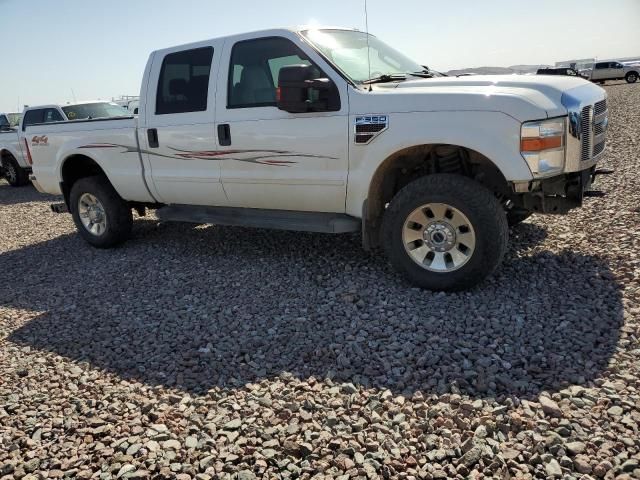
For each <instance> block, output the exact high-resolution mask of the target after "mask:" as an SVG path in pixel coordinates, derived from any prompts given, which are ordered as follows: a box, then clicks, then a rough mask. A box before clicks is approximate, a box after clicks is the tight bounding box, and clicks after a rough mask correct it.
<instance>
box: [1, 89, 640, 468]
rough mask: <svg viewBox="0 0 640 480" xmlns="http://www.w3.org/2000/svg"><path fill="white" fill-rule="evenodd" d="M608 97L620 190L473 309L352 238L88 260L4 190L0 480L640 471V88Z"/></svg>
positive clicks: (505, 275) (242, 242)
mask: <svg viewBox="0 0 640 480" xmlns="http://www.w3.org/2000/svg"><path fill="white" fill-rule="evenodd" d="M607 91H608V93H609V105H610V112H611V128H610V131H609V143H608V147H607V154H606V158H605V160H604V161H603V162H602V166H603V167H608V168H613V169H615V173H614V174H613V175H610V176H607V177H600V178H599V180H598V183H597V184H596V187H597V188H600V189H602V190H604V191H605V192H607V196H606V197H605V198H590V199H587V200H586V202H585V206H584V208H582V209H579V210H576V211H573V212H571V213H570V214H569V215H566V216H558V217H554V216H536V217H533V218H532V219H530V220H528V221H527V222H525V223H524V224H522V225H520V226H518V227H515V228H514V229H512V231H511V246H510V249H509V252H508V255H507V258H506V259H505V262H504V264H503V265H502V267H501V268H500V269H499V271H498V272H497V273H496V274H495V275H494V276H493V277H491V278H490V279H489V280H487V281H486V282H485V283H484V284H482V285H481V286H480V287H478V288H476V289H474V290H472V291H470V292H464V293H459V294H442V293H431V292H426V291H421V290H418V289H415V288H412V287H411V286H410V285H409V284H407V283H406V282H405V281H404V280H403V279H402V278H401V277H400V276H399V275H397V274H396V273H395V272H394V271H393V270H392V269H391V268H390V267H389V266H388V265H387V263H386V261H385V260H384V258H382V257H381V256H378V255H371V254H367V253H365V252H363V251H362V249H361V247H360V239H359V237H358V236H357V235H353V236H337V237H333V236H328V235H321V234H307V233H292V232H278V231H267V230H250V229H243V228H233V227H215V226H197V227H193V226H190V225H179V224H161V223H159V222H157V221H156V220H154V219H153V218H152V217H150V218H143V219H137V221H136V222H135V226H134V236H133V239H132V240H131V241H130V242H128V243H127V244H125V245H124V246H123V247H121V248H118V249H115V250H109V251H101V250H96V249H93V248H91V247H89V246H88V245H87V244H85V243H84V242H83V241H82V240H81V239H80V238H79V237H78V236H77V235H76V233H75V229H74V226H73V223H72V220H71V218H70V217H69V216H68V215H55V214H53V213H51V212H50V210H49V204H50V203H51V202H54V201H58V199H56V198H55V197H48V196H43V195H40V194H38V193H37V192H36V191H35V190H34V189H33V188H31V187H27V188H22V189H13V188H10V187H9V186H8V185H7V184H6V183H4V182H2V183H0V479H2V480H6V479H13V478H17V479H29V480H30V479H44V478H53V479H56V478H69V479H71V478H74V479H75V478H79V479H83V478H84V479H88V478H99V479H102V480H110V479H143V478H158V479H165V478H166V479H170V478H175V479H184V480H186V479H199V480H206V479H218V478H219V479H238V480H251V479H258V478H290V479H295V478H301V479H309V478H314V479H324V478H340V479H344V480H346V479H350V478H358V479H365V478H367V479H375V478H407V479H411V478H413V479H445V478H458V479H463V478H503V479H507V478H518V479H531V478H564V479H580V478H583V479H590V478H592V479H598V478H605V479H613V478H620V479H631V478H640V466H639V463H640V432H639V426H640V381H639V375H640V371H639V370H640V344H639V341H638V340H639V336H640V331H639V326H640V177H639V175H638V171H639V170H640V161H639V159H640V153H639V152H640V87H639V86H637V85H627V84H615V85H610V86H608V87H607Z"/></svg>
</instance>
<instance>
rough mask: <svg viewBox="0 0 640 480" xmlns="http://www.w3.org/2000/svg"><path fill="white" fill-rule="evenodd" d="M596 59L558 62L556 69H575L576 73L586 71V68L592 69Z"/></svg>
mask: <svg viewBox="0 0 640 480" xmlns="http://www.w3.org/2000/svg"><path fill="white" fill-rule="evenodd" d="M595 61H596V59H595V58H583V59H580V60H564V61H562V62H556V67H567V68H573V69H574V70H576V71H580V70H584V69H586V68H592V67H593V64H594V63H595Z"/></svg>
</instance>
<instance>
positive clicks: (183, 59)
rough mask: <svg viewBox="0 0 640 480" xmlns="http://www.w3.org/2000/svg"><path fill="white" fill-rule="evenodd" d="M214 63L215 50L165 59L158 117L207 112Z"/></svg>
mask: <svg viewBox="0 0 640 480" xmlns="http://www.w3.org/2000/svg"><path fill="white" fill-rule="evenodd" d="M212 60H213V47H202V48H194V49H191V50H184V51H181V52H175V53H170V54H168V55H167V56H166V57H164V60H163V62H162V68H161V70H160V77H159V79H158V90H157V93H156V109H155V114H156V115H167V114H175V113H188V112H204V111H206V110H207V101H208V97H209V78H210V76H211V63H212Z"/></svg>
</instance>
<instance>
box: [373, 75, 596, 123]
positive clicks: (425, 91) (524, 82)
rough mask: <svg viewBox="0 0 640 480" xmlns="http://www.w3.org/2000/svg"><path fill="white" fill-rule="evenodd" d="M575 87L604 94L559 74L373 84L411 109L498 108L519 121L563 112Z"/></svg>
mask: <svg viewBox="0 0 640 480" xmlns="http://www.w3.org/2000/svg"><path fill="white" fill-rule="evenodd" d="M576 89H580V90H579V91H580V92H581V94H582V93H584V91H585V90H593V92H590V94H591V95H593V96H601V97H602V98H604V96H605V94H604V91H602V89H601V88H600V87H598V86H596V85H593V84H592V83H590V82H588V81H586V80H584V79H581V78H575V77H567V76H560V75H557V76H555V75H478V76H465V77H439V78H426V79H415V80H406V81H404V82H395V83H383V84H378V85H374V92H378V93H380V94H383V95H380V96H381V97H386V96H387V95H384V94H386V93H393V94H395V95H389V97H395V103H396V104H397V103H398V102H397V100H398V95H400V96H404V95H407V96H410V97H412V98H407V100H408V102H399V103H401V104H407V103H408V104H410V105H412V109H413V111H417V110H424V111H437V110H445V111H452V110H472V111H500V112H503V113H505V114H507V115H510V116H512V117H514V118H516V119H518V120H519V121H527V120H537V119H542V118H550V117H557V116H561V115H566V114H567V109H566V107H565V106H564V105H563V101H562V100H563V97H564V96H566V95H569V96H571V91H573V90H576ZM390 100H392V99H390ZM383 102H384V101H383ZM389 107H390V108H393V107H392V106H391V105H389ZM390 111H393V110H390Z"/></svg>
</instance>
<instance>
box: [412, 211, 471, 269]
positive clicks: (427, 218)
mask: <svg viewBox="0 0 640 480" xmlns="http://www.w3.org/2000/svg"><path fill="white" fill-rule="evenodd" d="M402 243H403V245H404V248H405V250H406V252H407V254H408V255H409V256H410V257H411V259H412V260H413V261H414V262H416V263H417V264H418V265H420V266H421V267H422V268H424V269H426V270H429V271H431V272H439V273H448V272H453V271H455V270H458V269H460V268H462V267H463V266H465V265H466V264H467V262H469V260H470V259H471V257H472V256H473V252H474V251H475V248H476V234H475V230H474V229H473V225H471V222H470V221H469V219H468V218H467V216H466V215H465V214H464V213H462V212H461V211H460V210H458V209H457V208H454V207H452V206H451V205H447V204H446V203H428V204H426V205H422V206H421V207H419V208H416V209H415V210H414V211H413V212H411V213H410V214H409V216H408V217H407V219H406V220H405V222H404V227H403V229H402Z"/></svg>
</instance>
